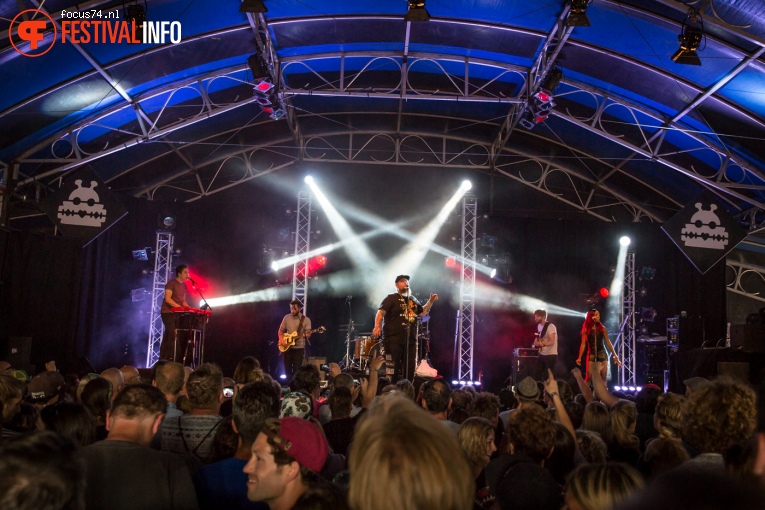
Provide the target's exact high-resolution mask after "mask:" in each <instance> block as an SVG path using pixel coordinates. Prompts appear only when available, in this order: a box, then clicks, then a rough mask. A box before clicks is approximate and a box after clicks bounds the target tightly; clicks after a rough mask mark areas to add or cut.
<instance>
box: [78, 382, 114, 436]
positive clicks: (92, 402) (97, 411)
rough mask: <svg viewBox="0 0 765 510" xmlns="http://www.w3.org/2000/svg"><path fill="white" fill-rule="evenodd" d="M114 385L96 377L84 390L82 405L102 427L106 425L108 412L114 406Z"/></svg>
mask: <svg viewBox="0 0 765 510" xmlns="http://www.w3.org/2000/svg"><path fill="white" fill-rule="evenodd" d="M113 392H114V390H113V389H112V383H111V382H109V380H108V379H104V378H103V377H96V378H95V379H93V380H91V381H90V382H88V384H86V385H85V388H84V389H83V390H82V395H81V399H82V405H84V406H85V408H86V409H87V410H88V411H89V412H90V414H91V415H92V416H93V418H94V419H95V420H96V422H97V423H98V424H100V425H104V424H105V423H106V412H107V411H108V410H109V409H110V408H111V406H112V394H113Z"/></svg>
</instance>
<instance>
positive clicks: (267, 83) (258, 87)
mask: <svg viewBox="0 0 765 510" xmlns="http://www.w3.org/2000/svg"><path fill="white" fill-rule="evenodd" d="M253 88H254V89H255V92H257V93H258V94H264V96H263V97H264V98H265V99H266V100H267V101H269V102H268V103H261V102H260V101H258V103H259V104H261V105H265V106H268V105H270V104H273V99H271V98H269V97H268V96H265V94H268V91H269V90H271V89H272V88H274V84H273V83H271V80H270V79H268V78H264V79H263V80H261V81H259V82H258V83H257V84H255V87H253Z"/></svg>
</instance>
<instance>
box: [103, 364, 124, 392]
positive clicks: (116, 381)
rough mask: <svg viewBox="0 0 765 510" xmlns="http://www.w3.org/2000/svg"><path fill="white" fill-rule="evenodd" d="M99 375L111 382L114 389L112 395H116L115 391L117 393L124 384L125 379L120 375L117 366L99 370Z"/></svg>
mask: <svg viewBox="0 0 765 510" xmlns="http://www.w3.org/2000/svg"><path fill="white" fill-rule="evenodd" d="M101 377H103V378H104V379H106V380H107V381H109V382H110V383H112V388H113V389H114V393H113V397H116V396H117V393H119V392H120V390H121V389H122V387H123V386H124V385H125V379H124V377H122V372H121V371H120V369H119V368H115V367H111V368H107V369H106V370H104V371H103V372H101Z"/></svg>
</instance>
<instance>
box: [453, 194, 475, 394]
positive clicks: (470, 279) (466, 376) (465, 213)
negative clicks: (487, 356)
mask: <svg viewBox="0 0 765 510" xmlns="http://www.w3.org/2000/svg"><path fill="white" fill-rule="evenodd" d="M476 220H477V200H476V198H475V197H474V196H472V195H465V197H464V198H463V199H462V259H461V262H462V270H461V274H460V307H459V316H458V317H457V338H456V339H455V342H456V343H458V344H459V349H460V366H459V380H460V381H466V380H467V381H472V380H473V338H474V328H475V317H474V303H475V271H476Z"/></svg>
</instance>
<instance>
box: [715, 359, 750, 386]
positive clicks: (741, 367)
mask: <svg viewBox="0 0 765 510" xmlns="http://www.w3.org/2000/svg"><path fill="white" fill-rule="evenodd" d="M717 375H718V376H727V377H730V378H731V379H735V380H736V381H739V382H742V383H744V384H749V363H741V362H735V361H718V362H717Z"/></svg>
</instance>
